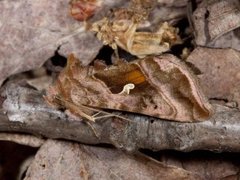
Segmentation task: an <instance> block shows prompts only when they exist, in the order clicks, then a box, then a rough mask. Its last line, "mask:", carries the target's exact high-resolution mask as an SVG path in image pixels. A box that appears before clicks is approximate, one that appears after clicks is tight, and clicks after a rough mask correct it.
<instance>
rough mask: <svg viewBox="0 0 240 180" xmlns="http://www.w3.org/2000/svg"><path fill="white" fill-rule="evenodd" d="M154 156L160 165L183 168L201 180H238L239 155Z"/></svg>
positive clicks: (173, 153)
mask: <svg viewBox="0 0 240 180" xmlns="http://www.w3.org/2000/svg"><path fill="white" fill-rule="evenodd" d="M156 156H157V159H161V162H162V163H164V164H166V165H172V166H176V167H180V168H184V169H185V170H188V171H190V172H193V173H196V174H198V175H199V176H200V177H202V179H219V180H220V179H222V180H223V179H224V180H225V179H226V180H227V179H229V180H237V179H239V163H240V162H239V153H213V152H207V151H195V152H190V153H187V154H185V153H181V152H172V151H164V152H162V153H158V154H157V155H156Z"/></svg>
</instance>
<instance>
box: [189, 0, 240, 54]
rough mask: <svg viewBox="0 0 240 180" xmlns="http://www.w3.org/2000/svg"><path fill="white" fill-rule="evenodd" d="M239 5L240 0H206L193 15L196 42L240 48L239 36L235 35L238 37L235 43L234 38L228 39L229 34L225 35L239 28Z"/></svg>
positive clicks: (204, 44) (216, 46) (212, 45)
mask: <svg viewBox="0 0 240 180" xmlns="http://www.w3.org/2000/svg"><path fill="white" fill-rule="evenodd" d="M239 7H240V2H239V1H238V0H221V1H219V0H212V1H208V0H204V1H203V2H202V3H201V4H200V5H199V6H198V8H197V9H196V10H195V11H194V13H193V16H192V21H193V25H194V31H195V32H194V33H195V42H196V44H197V45H200V46H207V47H215V48H227V47H231V48H235V49H237V50H240V39H239V36H236V35H234V36H235V37H236V38H237V39H234V43H232V42H231V41H232V39H231V40H230V41H229V40H228V38H229V35H227V36H226V37H225V35H224V34H226V33H228V32H230V31H232V30H234V29H237V28H239V26H240V9H239ZM236 41H237V42H236ZM221 42H222V43H221ZM226 42H227V43H226Z"/></svg>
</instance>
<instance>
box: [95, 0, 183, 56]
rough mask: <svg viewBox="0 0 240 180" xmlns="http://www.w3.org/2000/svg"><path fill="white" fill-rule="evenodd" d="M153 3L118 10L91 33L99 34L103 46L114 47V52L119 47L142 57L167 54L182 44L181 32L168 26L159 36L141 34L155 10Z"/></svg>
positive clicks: (162, 29)
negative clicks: (144, 23) (175, 46)
mask: <svg viewBox="0 0 240 180" xmlns="http://www.w3.org/2000/svg"><path fill="white" fill-rule="evenodd" d="M133 2H134V1H133ZM137 2H138V1H137ZM150 2H151V1H148V3H142V4H140V5H139V4H137V3H135V4H137V5H135V6H134V3H133V5H132V6H130V7H129V9H118V10H115V12H114V13H113V16H114V17H113V18H112V19H111V18H107V17H104V18H103V19H101V20H99V21H96V22H94V23H93V24H92V27H91V30H92V31H94V32H96V34H97V38H98V39H99V40H101V41H102V42H103V44H105V45H110V46H111V47H112V48H113V49H117V46H119V47H121V48H122V49H124V50H126V51H128V52H129V53H131V54H132V55H135V56H138V57H145V56H147V55H157V54H161V53H162V52H166V51H168V50H169V49H170V48H171V46H172V45H174V44H179V43H181V39H180V37H179V36H178V29H177V28H174V27H172V26H170V25H169V24H168V23H167V22H164V23H162V24H161V25H160V26H159V28H158V30H157V31H156V32H147V31H140V32H139V31H138V32H137V30H139V28H140V25H141V23H142V22H143V21H145V20H146V19H147V18H148V15H149V12H150V10H151V9H152V7H151V5H150Z"/></svg>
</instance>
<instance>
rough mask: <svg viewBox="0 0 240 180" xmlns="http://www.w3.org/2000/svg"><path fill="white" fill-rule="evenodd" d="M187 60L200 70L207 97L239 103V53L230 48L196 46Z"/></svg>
mask: <svg viewBox="0 0 240 180" xmlns="http://www.w3.org/2000/svg"><path fill="white" fill-rule="evenodd" d="M187 61H189V62H191V63H192V64H194V65H195V66H196V67H197V68H198V69H199V70H200V71H201V74H200V75H199V78H200V82H201V86H202V88H203V91H204V92H205V93H206V95H207V96H208V98H215V99H227V100H228V101H236V102H237V103H238V104H240V72H239V69H240V53H239V52H238V51H235V50H232V49H210V48H201V47H199V48H196V49H195V50H194V51H193V52H192V53H191V54H190V56H189V57H188V59H187Z"/></svg>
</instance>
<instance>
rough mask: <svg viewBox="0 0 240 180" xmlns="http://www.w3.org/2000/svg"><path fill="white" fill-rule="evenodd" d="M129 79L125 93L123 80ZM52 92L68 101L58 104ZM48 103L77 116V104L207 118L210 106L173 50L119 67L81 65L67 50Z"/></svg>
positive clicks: (171, 116)
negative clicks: (65, 62)
mask: <svg viewBox="0 0 240 180" xmlns="http://www.w3.org/2000/svg"><path fill="white" fill-rule="evenodd" d="M128 84H133V85H134V87H133V86H132V87H131V88H130V89H128V90H129V92H128V93H122V92H123V90H124V88H125V87H126V85H128ZM56 97H60V99H62V101H63V102H71V103H72V105H67V104H66V103H65V104H61V103H60V104H59V101H56ZM47 100H48V101H49V102H50V104H54V105H56V106H59V105H61V106H65V107H66V108H68V109H69V110H70V111H71V112H72V113H74V114H76V115H80V116H82V115H81V113H82V112H79V110H78V109H79V108H80V109H81V107H82V106H90V107H97V108H106V109H115V110H123V111H129V112H136V113H141V114H146V115H150V116H155V117H159V118H164V119H169V120H177V121H194V120H203V119H207V118H209V117H210V116H211V114H212V108H211V105H210V104H209V103H208V101H207V99H206V98H205V97H204V95H203V94H202V92H201V90H200V87H199V86H198V83H197V80H196V79H195V76H194V75H193V74H192V73H191V72H190V70H189V69H188V68H187V67H186V65H185V64H183V63H181V62H180V61H179V60H178V59H177V58H176V57H174V56H172V55H163V56H159V57H148V58H144V59H139V60H135V61H132V62H130V63H127V62H122V63H121V64H118V65H117V66H109V67H105V68H104V67H103V66H98V65H95V66H89V67H83V66H82V65H80V62H79V61H78V60H77V59H75V58H74V56H73V55H71V56H70V57H69V59H68V65H67V67H66V69H65V70H64V71H63V72H62V73H61V74H60V76H59V78H58V80H57V83H56V85H55V86H54V87H52V88H50V89H49V91H48V95H47Z"/></svg>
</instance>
